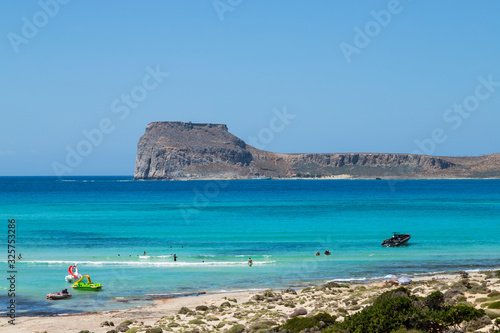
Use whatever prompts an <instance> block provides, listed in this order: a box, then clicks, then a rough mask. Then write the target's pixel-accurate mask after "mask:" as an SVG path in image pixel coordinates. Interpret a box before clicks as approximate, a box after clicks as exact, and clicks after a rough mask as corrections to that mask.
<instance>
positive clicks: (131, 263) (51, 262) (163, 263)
mask: <svg viewBox="0 0 500 333" xmlns="http://www.w3.org/2000/svg"><path fill="white" fill-rule="evenodd" d="M24 262H25V263H27V264H30V263H31V264H46V265H74V264H75V261H64V260H47V261H42V260H40V261H24ZM275 262H276V261H274V260H270V261H254V262H253V264H254V265H268V264H274V263H275ZM77 263H78V265H87V266H106V265H113V266H136V267H145V266H156V267H194V266H199V267H202V266H246V265H248V263H247V262H246V261H212V262H210V261H207V262H180V261H168V262H166V261H143V260H141V261H78V262H77Z"/></svg>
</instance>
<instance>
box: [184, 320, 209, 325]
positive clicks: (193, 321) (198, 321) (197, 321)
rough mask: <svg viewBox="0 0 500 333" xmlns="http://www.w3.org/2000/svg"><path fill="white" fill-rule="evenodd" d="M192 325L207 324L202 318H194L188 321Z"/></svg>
mask: <svg viewBox="0 0 500 333" xmlns="http://www.w3.org/2000/svg"><path fill="white" fill-rule="evenodd" d="M188 324H190V325H204V324H206V323H205V322H204V321H203V320H201V319H193V320H190V321H189V322H188Z"/></svg>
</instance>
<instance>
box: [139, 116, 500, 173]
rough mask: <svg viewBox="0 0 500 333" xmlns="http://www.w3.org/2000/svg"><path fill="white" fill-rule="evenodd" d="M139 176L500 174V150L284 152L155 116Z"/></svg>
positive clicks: (219, 128)
mask: <svg viewBox="0 0 500 333" xmlns="http://www.w3.org/2000/svg"><path fill="white" fill-rule="evenodd" d="M134 177H135V178H136V179H245V178H256V177H272V178H310V177H333V178H336V177H342V178H371V179H373V178H384V179H389V178H390V179H405V178H500V154H492V155H483V156H477V157H443V156H428V155H415V154H377V153H346V154H343V153H333V154H280V153H272V152H268V151H264V150H260V149H257V148H254V147H252V146H249V145H247V144H246V143H245V142H244V141H243V140H241V139H239V138H238V137H236V136H234V135H233V134H231V133H229V131H228V129H227V126H226V125H222V124H194V123H184V122H155V123H151V124H149V125H148V126H147V128H146V133H144V135H143V136H142V137H141V138H140V140H139V144H138V145H137V158H136V163H135V174H134Z"/></svg>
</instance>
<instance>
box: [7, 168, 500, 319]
mask: <svg viewBox="0 0 500 333" xmlns="http://www.w3.org/2000/svg"><path fill="white" fill-rule="evenodd" d="M0 208H1V210H0V218H1V220H2V222H3V223H2V225H3V227H2V231H1V232H2V235H3V236H1V244H2V248H3V254H0V258H1V260H0V262H1V264H0V272H1V275H2V278H1V280H2V281H3V282H2V284H1V285H0V287H1V288H2V289H3V292H2V293H1V296H0V302H2V304H7V302H8V301H9V298H8V297H7V292H8V289H9V288H10V284H9V282H8V281H7V277H8V276H9V274H8V273H7V271H8V270H10V269H9V267H8V264H7V237H8V236H7V235H8V231H7V230H8V219H15V221H16V222H15V226H16V228H15V235H16V243H15V246H16V248H15V250H16V257H17V255H18V254H19V252H21V253H22V259H21V260H16V263H15V271H16V273H15V275H16V281H15V288H16V303H17V314H18V315H23V314H24V315H27V314H56V313H74V312H85V311H107V310H115V309H125V308H131V307H135V306H139V305H141V304H146V303H148V302H150V301H148V300H150V299H151V298H154V297H156V296H169V295H189V294H196V293H198V292H207V293H210V292H220V291H236V290H251V289H265V288H285V287H287V286H292V287H300V286H306V285H309V284H313V283H321V282H324V281H328V280H358V281H366V282H369V281H371V280H372V279H377V278H381V277H383V276H384V275H386V274H396V275H398V274H404V275H408V276H410V277H413V278H416V279H418V276H419V275H421V274H427V273H433V272H443V271H457V270H484V269H498V268H500V236H499V235H500V180H406V181H391V182H388V181H385V180H232V181H134V180H133V179H132V178H131V177H74V178H68V179H64V180H61V179H58V178H53V177H52V178H51V177H0ZM395 231H396V232H404V233H410V234H411V236H412V238H411V240H410V242H409V244H408V246H404V247H398V248H385V247H382V246H381V245H380V243H381V242H382V240H384V239H385V238H389V237H391V236H392V232H395ZM325 250H330V251H331V253H332V255H331V256H325V255H323V252H324V251H325ZM144 251H146V252H147V253H146V256H143V253H144ZM316 251H320V252H321V254H322V255H321V256H315V255H314V254H315V252H316ZM173 254H176V256H177V257H178V259H177V261H175V262H174V259H173ZM249 257H251V258H252V260H253V263H254V264H253V266H252V267H249V266H248V265H247V260H248V258H249ZM74 263H77V264H78V268H79V272H80V273H83V274H88V275H90V277H91V279H92V282H98V283H101V284H103V285H104V288H103V289H102V290H101V291H99V292H91V291H78V290H71V284H69V283H67V282H66V281H65V280H64V277H65V276H66V275H68V267H69V266H70V265H72V264H74ZM63 288H68V289H69V290H70V292H72V294H73V297H72V298H71V299H67V300H62V301H49V300H46V294H47V293H49V292H58V291H61V290H62V289H63Z"/></svg>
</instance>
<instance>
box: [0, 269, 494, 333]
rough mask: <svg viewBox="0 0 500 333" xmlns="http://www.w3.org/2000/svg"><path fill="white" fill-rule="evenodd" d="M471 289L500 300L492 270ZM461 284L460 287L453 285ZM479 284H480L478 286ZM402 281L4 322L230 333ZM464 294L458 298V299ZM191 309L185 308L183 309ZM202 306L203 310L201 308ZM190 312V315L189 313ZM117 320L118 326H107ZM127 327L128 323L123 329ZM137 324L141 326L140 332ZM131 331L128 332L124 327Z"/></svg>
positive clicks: (23, 326) (21, 328)
mask: <svg viewBox="0 0 500 333" xmlns="http://www.w3.org/2000/svg"><path fill="white" fill-rule="evenodd" d="M460 281H463V280H462V277H461V276H460V275H450V274H447V275H434V276H424V277H418V278H414V282H416V283H412V284H410V285H407V286H408V288H410V289H411V290H412V293H413V294H416V295H419V296H426V295H429V294H430V293H431V292H432V291H435V290H440V291H442V292H443V293H444V292H446V291H447V290H450V289H456V286H457V283H459V282H460ZM468 282H469V284H468V285H467V288H469V287H471V288H470V289H467V288H465V290H464V288H462V291H463V292H462V293H459V294H456V295H455V296H454V297H455V301H459V302H467V303H468V304H471V305H474V306H475V307H477V308H483V309H486V306H487V304H489V303H491V301H492V299H493V301H497V300H499V299H500V296H494V297H488V295H487V294H490V295H491V292H492V291H498V292H500V279H499V278H498V277H496V276H493V275H492V274H489V275H488V272H483V273H471V274H470V276H469V278H468ZM454 284H455V287H454V286H453V285H454ZM474 286H475V287H474ZM396 287H397V285H394V286H392V285H387V283H384V282H377V283H372V284H369V285H368V284H365V285H363V284H351V285H350V286H348V287H345V286H343V287H338V286H337V287H336V286H333V287H331V288H329V287H326V286H325V285H323V286H316V287H311V288H305V289H302V290H297V291H294V290H281V291H278V290H273V291H271V290H269V291H264V292H239V293H225V294H215V295H200V296H195V297H184V298H176V299H160V300H157V301H156V305H154V306H146V307H142V308H139V309H132V310H127V311H117V312H108V313H93V314H81V315H66V316H55V317H18V318H16V325H15V326H13V325H10V324H8V323H7V322H6V320H5V318H4V321H2V323H1V325H0V332H23V333H31V332H48V333H51V332H81V331H83V330H88V331H89V332H95V333H104V332H115V331H114V330H116V332H119V330H118V327H117V326H119V325H120V324H121V323H123V322H125V321H128V323H127V324H128V325H126V326H127V327H128V328H129V329H130V331H129V333H130V332H147V329H151V328H155V327H157V328H161V329H162V331H164V332H168V331H173V332H196V331H199V332H203V331H204V332H225V331H228V330H229V329H230V328H232V327H233V326H235V325H238V324H240V325H243V326H244V327H245V328H246V332H253V331H257V330H258V329H259V328H260V329H262V328H268V327H271V326H274V325H276V324H281V323H283V322H285V321H286V320H287V318H288V315H289V314H291V313H292V312H293V311H294V310H297V309H300V308H303V309H306V310H307V312H308V315H310V314H316V313H319V312H327V313H329V314H332V315H335V316H337V317H338V319H337V320H343V318H344V317H345V316H347V315H349V314H352V313H355V312H357V311H361V310H362V309H363V308H364V307H366V306H368V305H369V304H370V300H372V299H373V298H375V297H376V296H378V295H380V294H381V293H382V292H384V291H387V290H389V289H391V288H396ZM457 297H458V299H456V298H457ZM183 307H185V308H188V309H189V310H190V311H186V309H184V311H181V312H182V313H179V311H180V310H181V309H182V308H183ZM197 307H198V308H197ZM185 312H186V313H185ZM488 313H489V314H490V315H493V316H495V314H496V315H497V316H499V317H500V310H488ZM105 322H108V323H109V322H113V324H114V326H107V325H105V326H103V323H105ZM492 327H493V324H489V325H487V326H485V327H483V328H481V329H479V330H476V331H477V332H488V331H489V330H490V329H491V328H492ZM121 328H122V329H123V327H121ZM134 328H137V329H135V330H134ZM123 331H126V330H123Z"/></svg>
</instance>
